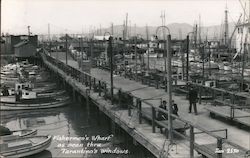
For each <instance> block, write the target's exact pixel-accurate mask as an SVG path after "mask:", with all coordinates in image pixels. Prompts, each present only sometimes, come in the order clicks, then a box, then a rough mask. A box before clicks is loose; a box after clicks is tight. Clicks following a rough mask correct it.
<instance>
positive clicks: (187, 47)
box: [186, 35, 189, 83]
mask: <svg viewBox="0 0 250 158" xmlns="http://www.w3.org/2000/svg"><path fill="white" fill-rule="evenodd" d="M186 51H187V63H186V82H187V83H188V76H189V71H188V68H189V35H187V45H186Z"/></svg>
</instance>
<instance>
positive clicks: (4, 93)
mask: <svg viewBox="0 0 250 158" xmlns="http://www.w3.org/2000/svg"><path fill="white" fill-rule="evenodd" d="M2 93H3V96H9V91H8V88H7V87H6V86H5V85H4V86H3V92H2Z"/></svg>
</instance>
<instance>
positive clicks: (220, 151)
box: [215, 148, 240, 154]
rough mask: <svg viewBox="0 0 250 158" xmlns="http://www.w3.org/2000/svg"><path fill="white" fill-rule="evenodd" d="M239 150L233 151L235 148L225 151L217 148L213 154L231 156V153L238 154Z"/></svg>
mask: <svg viewBox="0 0 250 158" xmlns="http://www.w3.org/2000/svg"><path fill="white" fill-rule="evenodd" d="M239 152H240V150H239V149H235V148H227V149H226V150H223V149H222V150H220V149H219V148H216V149H215V153H227V154H233V153H239Z"/></svg>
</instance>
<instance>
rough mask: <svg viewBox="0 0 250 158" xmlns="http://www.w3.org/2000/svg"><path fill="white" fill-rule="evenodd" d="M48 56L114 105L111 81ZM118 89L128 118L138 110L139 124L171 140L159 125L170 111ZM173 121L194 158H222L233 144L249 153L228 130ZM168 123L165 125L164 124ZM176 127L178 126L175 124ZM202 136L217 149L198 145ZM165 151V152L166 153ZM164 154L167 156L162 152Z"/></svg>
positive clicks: (45, 56) (116, 99) (119, 102)
mask: <svg viewBox="0 0 250 158" xmlns="http://www.w3.org/2000/svg"><path fill="white" fill-rule="evenodd" d="M44 52H45V53H42V54H41V55H42V58H43V60H44V61H48V62H49V63H51V64H52V65H54V66H56V67H57V68H59V69H60V70H62V71H63V72H64V73H65V74H66V75H68V76H71V77H72V78H73V79H75V80H76V81H77V82H80V83H81V84H83V85H85V86H86V87H88V88H89V89H90V90H91V91H92V92H93V93H98V95H99V96H101V97H103V98H104V99H105V100H107V101H110V100H111V95H110V87H111V86H110V83H108V82H107V81H104V80H101V79H97V78H95V77H93V76H91V75H90V74H89V73H87V72H83V71H81V70H79V69H76V68H73V67H71V66H69V65H66V64H65V63H64V62H62V61H59V60H57V59H55V58H53V57H51V56H50V55H49V53H46V50H44ZM113 88H114V98H113V99H114V103H115V105H117V106H120V107H125V108H126V109H127V110H128V115H129V116H131V117H133V116H132V110H136V111H137V112H138V123H139V124H141V123H142V120H149V121H150V122H151V125H152V132H153V133H155V132H157V131H156V128H157V127H162V128H165V129H166V132H165V133H164V135H165V136H166V139H167V136H168V134H167V132H168V124H167V121H165V122H164V120H163V121H159V120H158V119H157V114H158V113H159V112H161V113H163V114H165V115H167V114H168V111H167V110H164V109H162V108H159V107H158V106H157V105H153V104H152V103H150V102H149V101H148V100H143V99H141V98H138V97H136V96H134V95H133V94H131V93H130V92H125V91H123V90H122V89H121V88H120V87H115V86H114V87H113ZM145 107H148V109H149V113H148V112H147V110H146V111H145ZM171 117H172V119H173V120H176V122H177V120H178V121H179V122H181V123H182V125H184V126H183V130H181V131H180V130H178V129H173V130H172V131H173V132H174V134H175V135H176V136H180V137H182V138H184V139H186V140H188V142H189V143H188V145H189V147H190V157H194V150H196V151H198V152H199V153H201V154H203V155H205V156H207V157H218V158H222V154H223V153H222V152H218V153H215V150H222V145H223V143H226V144H229V145H231V146H233V147H237V149H239V150H241V151H243V152H246V149H244V148H243V147H241V146H239V145H237V144H234V143H232V142H230V141H228V140H227V137H228V135H227V129H216V130H207V129H204V128H202V127H200V126H198V125H196V124H195V123H193V122H190V121H187V120H185V119H184V118H181V117H178V116H176V115H175V114H171ZM163 122H164V123H163ZM173 125H174V124H173ZM187 128H189V133H188V134H186V133H185V131H186V129H187ZM223 131H224V132H225V136H219V135H217V134H215V132H223ZM198 134H206V135H207V136H210V137H211V138H212V139H213V140H214V142H213V148H212V149H211V147H209V146H207V145H206V144H205V145H201V144H199V143H197V142H196V135H198ZM164 148H165V147H163V148H162V149H163V150H164ZM162 153H163V152H162Z"/></svg>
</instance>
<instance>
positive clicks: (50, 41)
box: [48, 24, 51, 52]
mask: <svg viewBox="0 0 250 158" xmlns="http://www.w3.org/2000/svg"><path fill="white" fill-rule="evenodd" d="M48 40H49V50H50V52H51V39H50V24H48Z"/></svg>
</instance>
